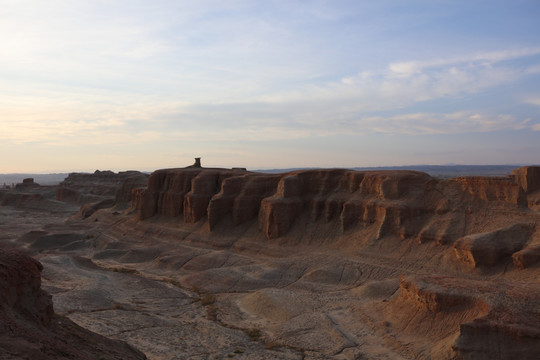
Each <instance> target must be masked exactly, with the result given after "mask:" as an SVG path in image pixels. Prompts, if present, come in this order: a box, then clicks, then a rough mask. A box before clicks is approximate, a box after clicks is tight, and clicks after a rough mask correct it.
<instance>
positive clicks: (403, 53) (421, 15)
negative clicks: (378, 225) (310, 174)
mask: <svg viewBox="0 0 540 360" xmlns="http://www.w3.org/2000/svg"><path fill="white" fill-rule="evenodd" d="M539 19H540V2H539V1H537V0H531V1H520V0H514V1H497V0H495V1H480V0H478V1H475V0H469V1H460V0H453V1H450V0H448V1H445V0H429V1H428V0H425V1H421V0H418V1H406V0H393V1H384V0H383V1H360V0H356V1H339V0H334V1H308V0H304V1H291V0H288V1H284V0H283V1H254V0H253V1H248V0H245V1H234V0H230V1H206V0H197V1H178V0H176V1H163V0H155V1H137V0H129V1H127V0H126V1H122V0H119V1H115V0H108V1H101V0H92V1H88V0H78V1H68V0H49V1H46V2H45V1H41V0H40V1H32V0H0V127H1V130H0V151H1V153H2V154H3V156H2V161H1V162H0V172H2V173H8V172H52V171H93V170H95V169H112V170H115V171H118V170H127V169H139V170H154V169H158V168H164V167H181V166H186V165H189V164H191V163H192V161H193V157H195V156H200V157H202V158H203V165H204V166H222V167H231V166H243V167H248V168H250V169H260V168H286V167H311V166H315V167H353V166H384V165H411V164H444V163H459V164H509V163H512V164H518V163H519V164H526V163H528V164H538V163H540V21H539Z"/></svg>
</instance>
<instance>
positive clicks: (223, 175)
mask: <svg viewBox="0 0 540 360" xmlns="http://www.w3.org/2000/svg"><path fill="white" fill-rule="evenodd" d="M26 188H28V189H27V191H26V192H25V187H24V186H23V187H19V188H18V189H17V191H4V192H1V193H0V204H2V206H3V208H4V209H7V210H5V211H4V214H3V215H2V216H4V217H5V219H7V220H13V219H16V218H17V216H19V217H20V214H21V213H26V212H28V213H32V214H40V215H39V216H37V215H36V218H35V219H37V220H35V223H33V226H34V228H32V227H31V226H26V227H23V228H21V229H15V228H10V227H8V226H6V227H5V229H4V231H7V232H8V233H9V234H11V235H10V236H5V238H6V239H7V241H6V240H3V242H2V243H1V244H2V246H3V247H5V248H6V247H17V248H20V249H22V250H23V251H25V252H26V253H27V254H29V255H32V256H33V257H34V258H35V259H37V260H39V261H41V263H43V266H44V271H45V274H46V278H45V281H44V283H45V289H46V290H47V291H49V292H50V293H51V294H52V295H53V300H54V303H55V308H57V311H58V312H59V314H57V315H55V314H54V313H53V311H52V302H51V299H50V297H49V296H48V295H47V293H45V292H44V291H43V290H41V289H40V281H39V279H40V271H41V270H42V267H41V265H40V263H39V262H38V261H36V260H34V259H32V258H30V257H28V256H27V255H22V254H20V253H18V252H12V251H14V250H6V249H3V250H2V252H0V264H1V265H2V266H0V270H1V272H0V275H1V276H0V281H1V283H0V286H1V287H2V293H3V294H7V295H2V296H0V302H1V304H0V306H1V307H0V317H1V318H2V320H3V321H2V323H3V324H4V325H2V328H0V331H1V333H0V349H2V351H4V354H11V355H12V357H9V356H11V355H9V356H8V355H0V359H4V358H5V359H11V358H13V359H15V358H43V359H52V358H60V357H55V356H57V354H68V353H69V354H80V355H73V356H74V357H69V356H67V355H65V356H64V355H62V356H64V357H65V358H86V357H84V356H90V357H89V358H92V357H91V356H93V355H88V354H90V351H91V350H89V349H93V350H96V349H97V350H102V351H103V354H104V355H103V356H104V357H103V358H141V356H143V357H144V355H142V354H141V353H138V352H137V351H136V350H134V349H133V348H132V347H135V348H137V349H138V350H141V351H142V352H144V353H145V354H146V356H148V357H149V358H151V359H184V358H185V359H191V358H201V359H203V358H226V357H235V358H257V359H258V358H260V359H326V358H335V359H362V358H369V359H538V356H539V354H540V261H539V260H540V229H539V225H540V167H522V168H519V169H516V170H514V171H513V173H512V174H511V175H509V176H507V177H475V176H468V177H459V178H453V179H445V180H442V179H437V178H434V177H431V176H429V175H427V174H425V173H421V172H415V171H366V172H358V171H352V170H344V169H325V170H302V171H295V172H289V173H282V174H262V173H254V172H249V171H246V170H244V169H217V168H202V167H199V166H193V167H188V168H179V169H163V170H158V171H155V172H153V173H152V174H150V176H148V175H145V174H141V173H138V172H126V173H119V174H114V173H111V172H98V171H96V173H94V174H71V175H70V176H69V177H68V178H67V179H66V180H65V181H64V182H63V183H62V184H60V186H59V187H57V188H54V189H51V188H45V187H40V186H39V185H34V184H33V185H32V186H31V187H26ZM52 193H54V196H53V197H51V195H50V194H52ZM65 203H68V204H70V205H68V204H65ZM40 204H41V205H40ZM62 204H64V205H62ZM74 205H76V207H74ZM79 206H80V208H79ZM0 209H2V208H0ZM51 209H52V210H51ZM77 209H78V212H77ZM53 210H54V211H53ZM51 211H52V212H51ZM50 213H51V214H53V215H54V216H53V215H47V214H50ZM75 213H76V214H75ZM66 218H67V220H65V219H66ZM39 219H42V220H39ZM13 221H15V220H13ZM6 229H7V230H6ZM6 244H9V246H8V245H6ZM105 313H106V315H105ZM70 319H71V320H70ZM72 321H73V322H72ZM74 322H75V323H77V324H78V325H80V326H82V327H84V328H87V329H89V330H92V331H94V332H97V333H99V334H101V335H98V334H94V333H92V332H90V331H89V330H85V329H83V328H81V327H79V326H78V325H75V323H74ZM6 324H11V325H6ZM59 324H63V325H62V326H60V325H59ZM59 334H61V335H59ZM103 335H104V336H107V337H110V338H112V339H113V340H106V341H105V340H103V341H102V340H97V339H102V336H103ZM70 336H74V337H75V338H77V339H78V340H77V341H78V342H76V341H75V342H72V341H66V340H65V339H68V338H69V337H70ZM15 339H16V340H15ZM81 339H85V341H84V343H85V344H86V345H84V346H83V345H80V342H81ZM103 339H104V338H103ZM86 340H87V341H86ZM120 340H122V341H126V342H127V343H129V344H130V345H131V346H132V347H130V346H128V345H126V344H125V343H123V342H120ZM74 344H75V345H74ZM24 349H29V350H28V351H27V352H25V351H26V350H24ZM76 351H79V353H76ZM121 351H124V352H125V354H127V355H125V357H122V356H121V355H118V354H119V352H121ZM16 354H19V355H20V357H17V356H16ZM28 354H33V355H28ZM36 354H41V355H39V356H38V355H36ZM51 354H52V355H51ZM23 355H24V356H26V357H24V356H23ZM40 356H41V357H40ZM58 356H59V355H58ZM107 356H108V357H107ZM115 356H116V357H115Z"/></svg>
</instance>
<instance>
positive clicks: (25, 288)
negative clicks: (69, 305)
mask: <svg viewBox="0 0 540 360" xmlns="http://www.w3.org/2000/svg"><path fill="white" fill-rule="evenodd" d="M42 269H43V267H42V265H41V264H40V263H39V262H38V261H36V260H34V259H32V258H31V257H29V256H27V255H24V254H22V253H20V252H18V251H13V250H4V249H0V358H1V359H13V360H14V359H28V360H30V359H43V360H53V359H84V360H90V359H98V358H107V359H117V360H120V359H141V360H142V359H146V357H145V356H144V354H142V353H141V352H139V351H137V350H135V349H133V348H131V347H130V346H129V345H127V344H126V343H123V342H121V341H115V340H110V339H107V338H105V337H103V336H100V335H97V334H95V333H92V332H90V331H88V330H85V329H83V328H81V327H79V326H77V325H76V324H75V323H73V322H72V321H71V320H69V319H67V318H64V317H60V316H57V315H55V314H54V310H53V304H52V300H51V296H50V295H49V294H47V293H46V292H45V291H43V290H42V289H41V270H42Z"/></svg>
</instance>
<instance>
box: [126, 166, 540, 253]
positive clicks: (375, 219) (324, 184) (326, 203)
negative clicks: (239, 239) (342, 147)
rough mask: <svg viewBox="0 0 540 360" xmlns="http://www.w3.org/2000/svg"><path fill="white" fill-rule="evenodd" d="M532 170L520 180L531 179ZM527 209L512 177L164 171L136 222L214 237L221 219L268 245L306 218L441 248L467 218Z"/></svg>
mask: <svg viewBox="0 0 540 360" xmlns="http://www.w3.org/2000/svg"><path fill="white" fill-rule="evenodd" d="M532 169H535V168H526V169H524V170H522V172H524V173H527V174H534V170H532ZM520 171H521V170H520ZM518 172H519V171H518ZM524 176H525V175H524ZM515 178H517V177H515ZM527 179H529V180H527V181H528V183H527V189H533V188H534V186H536V185H535V184H536V183H535V182H534V179H535V178H534V177H533V176H531V175H529V177H528V178H527ZM527 204H528V202H527V193H526V190H524V188H523V185H522V184H521V183H516V182H514V181H513V180H512V178H510V177H508V178H489V177H463V178H455V179H450V180H437V179H435V178H432V177H430V176H429V175H427V174H425V173H420V172H413V171H386V172H385V171H366V172H357V171H351V170H340V169H335V170H306V171H296V172H291V173H285V174H257V173H251V172H247V171H243V170H240V169H233V170H225V169H202V168H185V169H165V170H158V171H156V172H154V173H153V174H152V175H151V176H150V178H149V180H148V187H147V188H146V189H139V190H136V191H135V193H134V196H133V207H134V209H136V210H137V213H138V216H139V219H140V220H144V219H147V218H149V217H152V216H154V215H164V216H170V217H179V218H180V221H184V222H186V223H194V222H197V221H200V220H201V219H205V221H208V223H209V226H210V229H213V228H215V226H216V225H217V224H218V223H219V222H220V221H221V220H223V219H228V220H229V221H232V222H233V223H234V224H235V225H239V224H241V223H244V222H246V221H249V220H252V219H255V218H257V219H258V223H259V228H260V230H261V231H262V232H264V234H265V235H266V236H267V237H268V238H278V237H280V236H282V235H284V234H286V233H287V232H288V231H289V229H290V228H291V227H292V226H293V224H294V223H295V221H296V219H299V218H302V217H307V218H309V219H310V221H317V222H323V223H325V222H326V223H330V222H332V221H338V222H339V228H340V229H341V232H346V231H348V230H349V229H352V228H358V227H361V228H362V227H363V228H366V227H372V228H373V229H374V230H375V233H376V237H377V238H381V237H383V236H385V235H386V234H394V235H397V236H400V237H402V238H408V237H417V238H418V240H419V241H420V242H426V241H430V240H436V241H438V242H440V243H441V244H442V243H453V242H454V241H455V240H457V239H458V238H460V237H462V236H463V235H465V233H470V230H467V229H465V227H466V225H465V223H466V218H467V217H470V215H471V213H472V212H477V211H480V210H479V209H482V208H483V207H499V208H505V209H515V208H525V207H527ZM491 230H493V231H494V230H496V229H491ZM522 245H524V244H522ZM457 249H459V246H458V248H457ZM517 250H519V249H514V251H517Z"/></svg>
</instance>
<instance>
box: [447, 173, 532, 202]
mask: <svg viewBox="0 0 540 360" xmlns="http://www.w3.org/2000/svg"><path fill="white" fill-rule="evenodd" d="M451 181H453V182H456V183H458V184H460V185H461V191H462V192H463V194H464V195H468V196H471V197H472V198H476V199H480V200H484V201H502V202H505V203H511V204H516V205H521V206H526V205H527V198H526V196H525V192H524V191H523V189H522V187H521V186H520V185H519V184H517V183H515V182H514V181H512V178H510V177H481V176H466V177H459V178H454V179H451Z"/></svg>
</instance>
